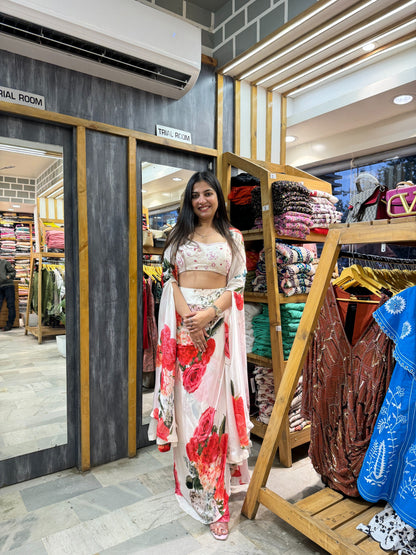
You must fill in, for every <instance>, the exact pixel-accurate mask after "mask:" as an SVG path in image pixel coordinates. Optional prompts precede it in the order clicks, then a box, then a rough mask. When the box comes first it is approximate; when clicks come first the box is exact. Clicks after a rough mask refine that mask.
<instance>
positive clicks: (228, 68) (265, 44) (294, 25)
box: [222, 0, 375, 74]
mask: <svg viewBox="0 0 416 555" xmlns="http://www.w3.org/2000/svg"><path fill="white" fill-rule="evenodd" d="M372 1H373V2H374V1H375V0H372ZM335 2H337V0H328V2H325V3H324V4H322V5H321V6H319V7H317V8H316V9H315V10H313V11H312V12H309V13H308V14H307V15H305V16H304V17H301V18H300V19H298V20H296V21H294V22H293V23H292V24H291V25H288V26H287V27H286V28H285V29H282V31H280V33H278V34H277V35H274V36H273V37H271V38H270V39H269V40H267V41H265V42H263V43H262V44H260V45H259V46H257V47H256V48H254V49H253V50H251V52H248V53H247V54H246V55H245V56H242V57H241V58H239V59H238V60H236V61H235V62H232V63H231V64H229V65H226V66H225V68H224V71H222V73H223V74H226V73H228V72H229V71H231V70H232V69H234V68H235V67H237V66H238V65H239V64H241V63H243V62H245V61H246V60H249V59H250V58H251V57H252V56H254V55H255V54H258V53H259V52H261V51H262V50H263V49H264V48H267V47H268V46H270V45H271V44H273V43H274V42H275V41H277V40H278V39H280V38H282V37H284V36H285V35H287V34H288V33H290V32H292V31H293V30H294V29H296V28H297V27H299V26H300V25H302V24H303V23H305V21H308V19H310V18H311V17H313V16H314V15H317V14H318V13H320V12H322V11H323V10H325V9H326V8H329V6H332V4H335Z"/></svg>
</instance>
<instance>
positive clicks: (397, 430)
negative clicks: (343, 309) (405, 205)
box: [357, 287, 416, 528]
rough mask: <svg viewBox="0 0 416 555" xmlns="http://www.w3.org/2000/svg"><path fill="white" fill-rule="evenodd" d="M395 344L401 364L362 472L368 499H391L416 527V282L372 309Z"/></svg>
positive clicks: (360, 488)
mask: <svg viewBox="0 0 416 555" xmlns="http://www.w3.org/2000/svg"><path fill="white" fill-rule="evenodd" d="M373 316H374V318H375V320H376V321H377V323H378V324H379V326H380V328H381V329H382V330H383V331H384V333H385V334H386V335H388V336H389V337H390V338H391V339H392V340H393V341H394V343H395V350H394V358H395V359H396V366H395V368H394V371H393V375H392V378H391V380H390V384H389V389H388V391H387V394H386V397H385V399H384V402H383V405H382V406H381V409H380V413H379V415H378V418H377V422H376V425H375V428H374V432H373V434H372V436H371V442H370V446H369V448H368V450H367V453H366V455H365V457H364V461H363V465H362V467H361V471H360V474H359V477H358V482H357V486H358V491H359V492H360V495H361V496H362V497H363V498H364V499H366V500H367V501H371V502H376V501H379V500H380V499H385V500H386V501H388V502H389V503H390V504H391V505H392V506H393V508H394V509H395V511H396V512H397V514H398V515H399V516H400V517H401V518H402V520H403V521H404V522H405V523H406V524H409V525H410V526H413V527H414V528H416V287H409V288H408V289H405V290H404V291H402V292H401V293H399V294H397V295H395V296H394V297H392V298H391V299H389V300H388V301H387V302H386V303H385V304H384V305H382V306H381V307H380V308H379V309H378V310H376V311H375V312H374V314H373Z"/></svg>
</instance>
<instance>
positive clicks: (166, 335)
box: [160, 325, 176, 372]
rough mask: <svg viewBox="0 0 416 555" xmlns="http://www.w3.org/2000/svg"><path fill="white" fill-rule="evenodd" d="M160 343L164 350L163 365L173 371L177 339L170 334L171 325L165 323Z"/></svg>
mask: <svg viewBox="0 0 416 555" xmlns="http://www.w3.org/2000/svg"><path fill="white" fill-rule="evenodd" d="M160 344H161V350H162V366H163V368H165V369H166V370H169V371H170V372H173V371H174V369H175V360H176V340H175V339H174V338H173V337H171V336H170V329H169V326H167V325H165V327H164V328H163V330H162V331H161V333H160Z"/></svg>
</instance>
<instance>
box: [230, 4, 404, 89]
mask: <svg viewBox="0 0 416 555" xmlns="http://www.w3.org/2000/svg"><path fill="white" fill-rule="evenodd" d="M413 1H415V0H413ZM375 2H377V0H367V2H364V3H362V4H361V5H359V6H356V7H354V8H351V9H350V10H347V11H345V12H343V13H342V14H341V15H340V16H337V17H335V19H332V20H330V21H329V22H328V23H327V24H326V25H324V26H323V27H319V28H318V29H317V30H316V31H313V32H312V33H310V34H307V35H306V36H305V37H304V38H303V39H300V40H299V41H296V42H295V43H293V44H292V45H291V46H289V47H288V48H286V49H284V50H282V51H280V52H279V53H278V54H276V55H275V56H272V57H270V58H268V59H267V60H265V61H264V62H261V63H260V64H257V65H255V66H254V67H253V68H251V69H249V70H248V71H245V72H244V73H242V74H241V75H240V76H239V77H238V78H239V79H240V80H244V79H247V77H250V75H253V73H256V72H257V71H260V70H261V69H263V68H265V67H266V66H268V65H269V64H272V63H273V62H275V61H276V60H278V59H279V58H281V57H282V56H285V55H287V54H290V52H293V50H296V49H297V48H300V47H301V46H303V45H304V44H306V43H307V42H309V41H311V40H312V39H314V38H316V37H317V36H319V35H321V34H322V33H326V32H327V31H329V29H332V28H333V27H335V26H336V25H339V24H340V23H342V22H343V21H345V20H346V19H349V18H350V17H352V16H353V15H356V14H357V13H359V12H361V11H362V10H364V9H365V8H368V6H371V4H374V3H375Z"/></svg>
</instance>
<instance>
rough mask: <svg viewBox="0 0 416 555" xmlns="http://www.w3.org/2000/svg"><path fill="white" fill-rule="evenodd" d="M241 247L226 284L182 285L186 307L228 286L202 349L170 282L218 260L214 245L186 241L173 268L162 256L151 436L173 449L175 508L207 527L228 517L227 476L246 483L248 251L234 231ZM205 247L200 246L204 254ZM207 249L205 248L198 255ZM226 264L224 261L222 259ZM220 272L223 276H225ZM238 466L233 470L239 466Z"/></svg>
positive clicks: (209, 300)
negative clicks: (228, 295)
mask: <svg viewBox="0 0 416 555" xmlns="http://www.w3.org/2000/svg"><path fill="white" fill-rule="evenodd" d="M231 233H232V236H233V239H234V241H235V243H236V246H237V247H238V250H239V253H240V255H239V256H234V257H233V259H232V262H231V256H230V260H229V261H230V262H231V265H230V266H229V270H228V272H227V285H226V287H225V288H223V289H192V288H186V287H180V290H181V292H182V294H183V296H184V298H185V300H186V302H187V304H188V306H189V307H190V309H191V310H202V309H204V308H207V307H208V306H211V305H212V304H213V303H214V301H215V300H216V299H217V298H218V297H219V296H220V295H221V294H222V293H223V292H224V291H225V290H230V291H232V306H231V307H230V308H229V309H227V310H226V311H225V312H224V313H223V315H222V316H220V317H219V318H218V319H217V320H215V321H213V322H212V324H211V327H210V328H208V329H207V332H208V337H207V349H206V351H205V352H203V353H202V352H200V351H199V350H198V349H197V348H196V347H195V346H194V345H193V343H192V341H191V338H190V335H189V332H188V331H187V330H186V328H185V327H184V325H183V323H182V319H181V318H180V316H179V315H178V314H177V312H176V310H175V303H174V296H173V286H172V282H173V281H175V278H176V277H177V270H178V265H179V267H185V268H187V267H189V265H191V264H198V265H199V266H201V268H200V269H203V268H202V265H203V264H204V259H205V258H204V252H205V255H206V256H208V255H209V259H208V260H207V263H209V266H208V268H205V269H209V268H211V267H217V266H218V265H219V264H222V265H224V264H223V262H222V260H224V249H225V250H227V246H226V245H224V247H222V251H221V252H222V254H221V255H220V254H219V252H220V249H219V244H218V243H216V245H215V248H213V245H212V244H209V245H204V244H200V243H197V242H196V241H192V242H188V243H185V245H183V248H182V247H180V249H178V253H177V256H176V262H177V265H175V266H174V267H172V264H171V263H170V255H169V252H167V251H168V249H167V251H165V258H164V268H165V273H164V278H165V281H164V287H163V293H162V298H161V301H160V308H159V341H158V350H157V361H156V364H157V366H156V376H155V378H156V383H155V396H154V405H153V411H152V415H151V416H152V418H151V422H150V425H149V439H150V440H155V439H156V441H157V443H158V444H159V445H164V444H167V443H170V444H171V445H172V447H173V459H174V476H175V486H176V487H175V493H176V497H177V499H178V502H179V504H180V506H181V507H182V508H183V510H184V511H186V512H187V513H188V514H190V515H191V516H192V517H193V518H195V519H197V520H199V521H201V522H203V523H205V524H208V523H212V522H215V521H217V520H219V519H220V518H222V517H224V516H227V513H228V496H229V493H230V483H231V474H233V475H234V476H235V477H236V479H237V480H238V483H244V482H247V481H248V478H249V475H248V465H247V459H248V456H249V447H250V441H249V431H250V428H251V427H252V424H251V422H250V419H249V406H248V400H249V393H248V382H247V360H246V348H245V334H244V329H245V325H244V302H243V297H242V291H243V288H244V280H245V256H244V245H243V240H242V235H241V234H240V233H239V232H237V230H231ZM204 249H205V251H204ZM179 251H180V252H179ZM199 251H204V252H199ZM227 265H228V264H227ZM224 275H225V274H224ZM236 465H237V466H238V469H237V468H236Z"/></svg>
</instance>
